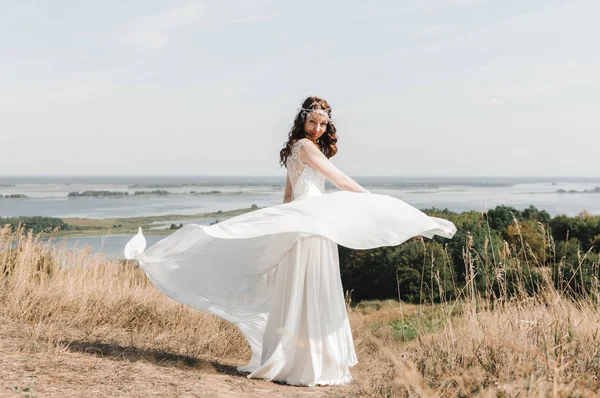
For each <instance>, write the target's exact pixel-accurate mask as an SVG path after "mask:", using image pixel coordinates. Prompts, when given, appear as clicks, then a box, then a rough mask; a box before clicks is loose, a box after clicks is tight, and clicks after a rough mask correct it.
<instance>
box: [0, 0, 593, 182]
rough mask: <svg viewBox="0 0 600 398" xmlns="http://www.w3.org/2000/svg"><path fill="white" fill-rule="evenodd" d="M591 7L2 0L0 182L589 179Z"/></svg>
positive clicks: (500, 1) (455, 1)
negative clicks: (299, 133)
mask: <svg viewBox="0 0 600 398" xmlns="http://www.w3.org/2000/svg"><path fill="white" fill-rule="evenodd" d="M599 20H600V2H599V1H597V0H581V1H578V0H572V1H554V0H528V1H522V0H497V1H491V0H490V1H486V0H426V1H422V0H414V1H408V0H393V1H383V0H381V1H373V2H366V1H362V0H361V1H354V0H343V1H342V0H340V1H334V0H330V1H327V0H321V1H312V0H305V1H301V2H298V1H293V2H292V1H275V0H272V1H266V0H253V1H247V0H239V1H238V0H219V1H217V0H205V1H202V0H198V1H163V0H161V1H154V0H143V1H126V2H123V1H116V0H115V1H90V0H88V1H85V0H78V1H75V0H73V1H67V0H61V1H56V2H42V1H31V0H29V1H27V0H24V1H0V154H1V155H0V175H23V174H36V175H38V174H68V175H82V174H102V175H107V174H115V175H133V174H149V175H157V174H160V175H170V174H175V175H184V174H185V175H279V174H281V175H284V174H285V170H284V169H282V168H281V167H280V166H279V151H280V149H281V147H282V146H283V144H284V142H285V141H286V139H287V134H288V132H289V129H290V127H291V126H292V122H293V119H294V116H295V114H296V112H297V110H298V108H299V107H300V104H301V103H302V101H303V100H304V98H305V97H307V96H309V95H317V96H321V97H323V98H325V99H326V100H327V101H328V102H329V103H330V105H331V106H332V108H333V110H334V112H335V115H336V116H335V122H336V125H337V128H338V138H339V141H338V148H339V152H338V154H337V155H336V156H335V157H334V158H333V159H332V161H333V162H334V163H335V164H336V165H337V166H338V167H339V168H340V169H341V170H342V171H344V172H346V173H347V174H349V175H352V176H417V177H418V176H450V177H461V176H474V177H477V176H489V177H496V176H503V177H504V176H575V177H596V176H600V158H599V150H600V116H599V115H600V111H599V108H600V51H599V47H598V38H599V37H600V24H599V23H598V21H599Z"/></svg>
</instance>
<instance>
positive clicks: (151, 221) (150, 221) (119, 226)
mask: <svg viewBox="0 0 600 398" xmlns="http://www.w3.org/2000/svg"><path fill="white" fill-rule="evenodd" d="M257 209H258V207H256V206H255V207H250V208H242V209H236V210H229V211H220V210H219V211H217V212H211V213H198V214H168V215H161V216H145V217H117V218H60V219H61V220H63V221H64V222H66V223H68V224H71V226H72V229H70V230H65V231H58V232H56V233H55V234H53V235H52V236H54V237H57V238H70V237H73V238H75V237H77V238H80V237H90V236H103V235H106V234H111V235H119V234H132V233H133V234H134V233H136V232H137V230H138V227H142V229H144V234H147V235H168V234H169V233H172V232H174V231H176V229H169V228H166V229H150V227H156V223H157V222H161V221H162V222H165V223H168V222H170V221H172V220H189V219H197V218H206V219H216V220H219V221H224V220H226V219H228V218H231V217H235V216H238V215H241V214H245V213H248V212H251V211H254V210H257Z"/></svg>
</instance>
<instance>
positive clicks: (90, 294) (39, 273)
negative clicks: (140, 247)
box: [0, 228, 250, 363]
mask: <svg viewBox="0 0 600 398" xmlns="http://www.w3.org/2000/svg"><path fill="white" fill-rule="evenodd" d="M0 316H2V317H4V318H5V319H8V320H14V321H19V322H23V323H24V324H26V325H28V327H27V328H26V329H25V331H26V332H27V333H29V334H30V338H31V339H32V341H36V340H38V339H39V338H42V337H43V339H44V340H45V341H49V342H51V343H52V344H55V345H57V346H62V345H69V344H72V343H80V342H83V341H102V342H106V343H110V344H114V345H115V346H118V347H133V346H135V347H136V348H138V349H142V350H143V349H153V350H162V351H164V352H169V353H172V354H175V355H185V356H190V357H194V356H198V355H201V356H202V357H203V358H207V357H209V358H229V359H230V361H231V362H232V363H237V362H239V363H243V362H244V360H245V359H246V357H249V353H250V351H249V348H248V347H246V344H245V341H244V340H243V336H242V335H241V334H240V333H239V331H238V330H237V328H236V327H234V326H233V325H231V324H230V323H228V322H225V321H222V320H220V319H219V318H217V317H213V316H209V315H206V314H203V313H200V312H198V311H195V310H193V309H190V308H188V307H185V306H183V305H181V304H178V303H176V302H175V301H173V300H171V299H169V298H167V297H166V296H164V295H162V294H161V293H160V292H158V290H156V289H155V288H154V286H152V285H151V284H150V283H149V282H148V279H147V278H146V275H145V274H144V273H143V271H141V270H140V269H139V268H138V267H136V266H135V265H134V264H133V263H118V264H117V263H113V262H111V261H108V260H106V259H105V258H104V257H103V256H102V255H93V254H92V253H91V252H90V250H89V249H80V250H68V249H67V248H66V247H64V246H60V245H52V244H51V243H50V242H48V241H43V240H42V239H40V238H39V237H36V236H34V235H33V234H32V233H24V232H23V231H22V230H20V231H16V232H15V233H11V232H10V229H9V228H3V229H0Z"/></svg>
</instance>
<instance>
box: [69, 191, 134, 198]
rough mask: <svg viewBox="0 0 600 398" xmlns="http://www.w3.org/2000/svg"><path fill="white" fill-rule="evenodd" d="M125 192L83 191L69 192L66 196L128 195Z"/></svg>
mask: <svg viewBox="0 0 600 398" xmlns="http://www.w3.org/2000/svg"><path fill="white" fill-rule="evenodd" d="M128 195H129V193H127V192H118V191H114V192H113V191H83V192H69V194H68V195H67V197H69V198H79V197H94V198H97V197H105V196H128Z"/></svg>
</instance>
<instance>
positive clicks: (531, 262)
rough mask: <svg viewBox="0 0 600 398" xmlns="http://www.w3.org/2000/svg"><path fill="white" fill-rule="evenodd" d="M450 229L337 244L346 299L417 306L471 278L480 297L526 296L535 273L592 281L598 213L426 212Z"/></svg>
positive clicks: (579, 290) (599, 235)
mask: <svg viewBox="0 0 600 398" xmlns="http://www.w3.org/2000/svg"><path fill="white" fill-rule="evenodd" d="M424 212H425V213H426V214H428V215H430V216H434V217H441V218H445V219H448V220H450V221H452V222H454V224H455V225H456V227H457V232H456V235H455V236H454V238H452V239H445V238H441V237H438V236H436V237H434V238H433V239H424V238H421V237H416V238H413V239H411V240H409V241H407V242H405V243H403V244H401V245H399V246H394V247H382V248H377V249H372V250H352V249H348V248H346V247H341V246H340V247H339V256H340V268H341V277H342V282H343V285H344V289H346V290H349V291H352V299H353V300H354V301H362V300H370V299H392V298H395V299H397V298H398V297H399V296H400V298H401V299H402V300H404V301H408V302H413V303H418V302H423V301H431V300H433V301H438V300H440V299H441V298H442V297H444V298H446V299H451V298H453V297H456V295H457V294H460V288H459V287H458V286H461V285H462V286H464V285H465V283H464V282H465V281H466V280H467V279H469V278H473V280H474V281H475V286H476V287H477V289H478V290H479V291H480V292H481V293H483V294H491V295H493V294H494V293H499V290H500V289H508V293H509V295H510V293H511V289H513V290H514V289H517V288H518V285H517V284H516V283H513V282H514V281H516V278H517V277H518V278H519V280H521V281H523V280H526V281H527V283H526V286H525V288H526V289H527V290H528V291H529V292H530V293H533V292H534V291H535V290H536V289H538V286H539V282H540V281H541V279H542V278H544V277H547V278H550V279H551V280H552V281H553V283H554V284H555V286H557V287H559V288H561V289H563V290H564V289H568V290H569V291H571V292H573V293H576V294H583V293H585V292H589V291H590V290H591V289H592V288H593V287H594V286H597V285H598V281H599V279H600V272H599V269H598V268H599V267H598V260H599V255H598V254H599V253H600V216H592V215H590V214H588V213H587V212H582V213H581V214H579V215H578V216H576V217H568V216H565V215H559V216H556V217H551V216H550V215H549V214H548V213H547V212H546V211H544V210H538V209H537V208H535V207H534V206H530V207H529V208H527V209H525V210H517V209H515V208H513V207H510V206H498V207H496V208H495V209H492V210H489V211H487V212H486V213H481V212H475V211H471V212H464V213H460V214H459V213H454V212H451V211H449V210H447V209H445V210H440V209H435V208H432V209H426V210H424Z"/></svg>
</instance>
